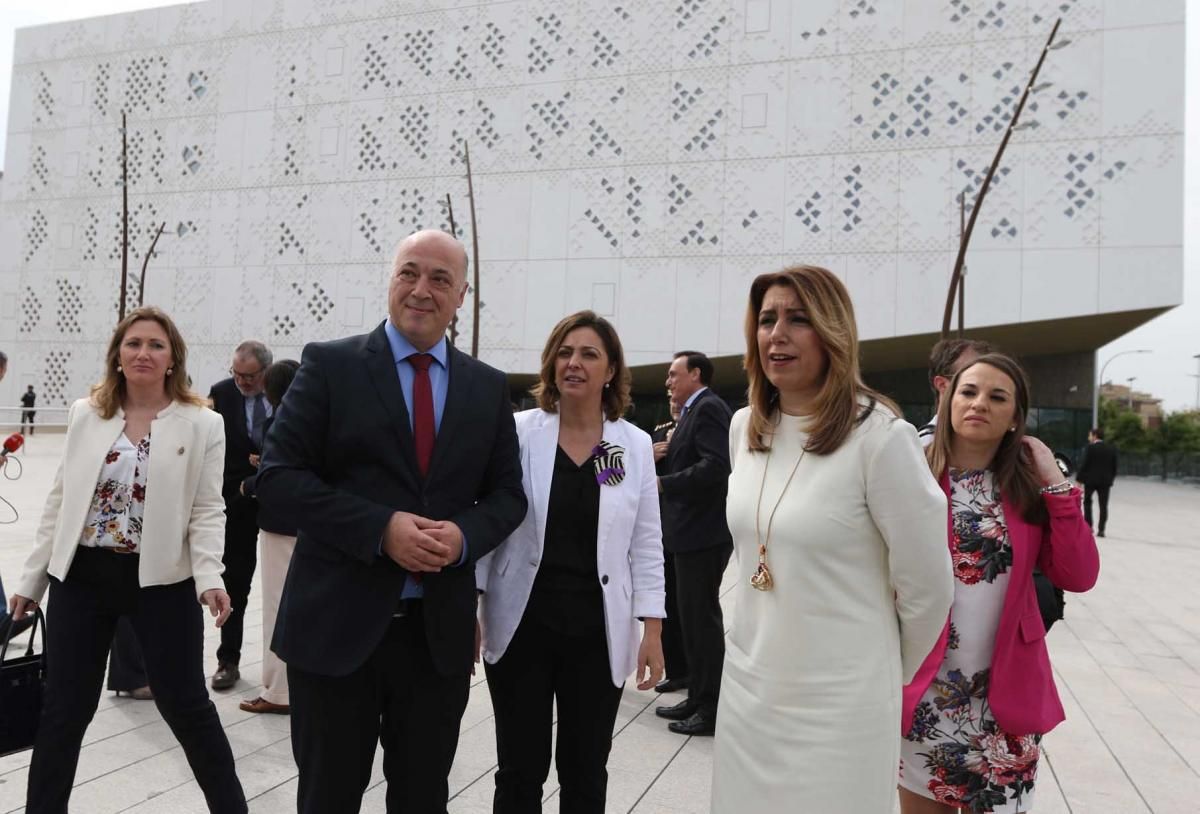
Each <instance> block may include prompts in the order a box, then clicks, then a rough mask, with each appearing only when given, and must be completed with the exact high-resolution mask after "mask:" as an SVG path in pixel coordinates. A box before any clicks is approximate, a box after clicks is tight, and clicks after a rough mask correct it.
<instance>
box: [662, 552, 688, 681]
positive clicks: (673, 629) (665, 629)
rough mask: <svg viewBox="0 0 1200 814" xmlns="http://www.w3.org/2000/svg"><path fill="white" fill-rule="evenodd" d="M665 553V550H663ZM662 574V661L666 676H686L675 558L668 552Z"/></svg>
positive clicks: (685, 658) (685, 655)
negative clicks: (664, 590) (664, 608)
mask: <svg viewBox="0 0 1200 814" xmlns="http://www.w3.org/2000/svg"><path fill="white" fill-rule="evenodd" d="M664 553H665V552H664ZM663 575H664V576H665V577H666V581H667V618H666V619H663V623H662V648H663V661H664V662H666V668H667V678H675V679H679V678H687V677H688V660H687V651H686V650H685V649H684V647H683V630H682V628H680V626H679V602H678V600H677V599H676V596H677V594H678V588H676V587H675V558H674V557H673V556H672V555H670V554H665V556H664V557H663Z"/></svg>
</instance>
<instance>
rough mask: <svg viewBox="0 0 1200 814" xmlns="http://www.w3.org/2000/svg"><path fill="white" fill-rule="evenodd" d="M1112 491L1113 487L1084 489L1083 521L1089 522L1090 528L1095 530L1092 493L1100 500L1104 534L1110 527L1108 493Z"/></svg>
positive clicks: (1101, 528) (1101, 524) (1088, 487)
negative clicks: (1107, 527) (1106, 528)
mask: <svg viewBox="0 0 1200 814" xmlns="http://www.w3.org/2000/svg"><path fill="white" fill-rule="evenodd" d="M1110 489H1112V487H1111V486H1084V487H1083V519H1084V520H1086V521H1087V524H1088V528H1095V526H1093V525H1092V493H1095V495H1096V497H1098V498H1099V499H1100V529H1099V531H1100V533H1101V534H1103V533H1104V529H1105V527H1106V526H1107V525H1108V492H1109V490H1110Z"/></svg>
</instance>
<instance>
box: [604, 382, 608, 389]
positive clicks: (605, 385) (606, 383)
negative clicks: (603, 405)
mask: <svg viewBox="0 0 1200 814" xmlns="http://www.w3.org/2000/svg"><path fill="white" fill-rule="evenodd" d="M604 389H605V390H607V389H608V382H605V383H604Z"/></svg>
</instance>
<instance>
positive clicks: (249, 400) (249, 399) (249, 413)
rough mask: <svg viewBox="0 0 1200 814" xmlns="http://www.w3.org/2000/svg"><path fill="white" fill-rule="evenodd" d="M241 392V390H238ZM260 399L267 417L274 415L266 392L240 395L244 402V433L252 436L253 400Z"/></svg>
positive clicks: (273, 409)
mask: <svg viewBox="0 0 1200 814" xmlns="http://www.w3.org/2000/svg"><path fill="white" fill-rule="evenodd" d="M238 392H239V393H241V392H242V391H240V390H239V391H238ZM259 399H262V403H263V407H264V408H265V410H266V413H267V418H270V417H271V416H273V415H275V408H274V407H272V406H271V402H269V401H267V394H266V393H259V394H258V395H257V396H242V401H244V402H245V403H246V435H248V436H250V437H251V438H253V437H254V402H256V401H258V400H259Z"/></svg>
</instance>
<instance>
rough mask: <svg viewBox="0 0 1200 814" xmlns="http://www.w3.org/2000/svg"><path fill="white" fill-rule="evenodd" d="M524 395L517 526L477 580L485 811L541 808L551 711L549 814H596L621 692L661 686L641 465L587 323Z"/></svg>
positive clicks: (550, 347) (564, 333)
mask: <svg viewBox="0 0 1200 814" xmlns="http://www.w3.org/2000/svg"><path fill="white" fill-rule="evenodd" d="M534 395H535V396H536V397H537V399H538V402H539V404H540V405H541V407H540V408H539V409H535V410H529V411H526V412H523V413H519V414H517V416H516V425H517V436H518V438H519V440H520V447H521V469H522V473H523V474H522V483H523V485H524V488H525V494H526V496H527V497H528V500H529V511H528V513H527V514H526V516H525V519H524V521H523V522H522V523H521V525H520V526H519V527H518V528H517V530H516V531H515V532H513V534H512V535H511V536H510V537H509V538H508V539H507V540H505V541H504V542H503V543H501V544H500V546H499V547H498V548H497V549H496V550H495V551H493V552H492V553H491V554H489V555H487V556H486V557H483V558H482V559H480V561H479V563H478V564H477V567H476V577H477V584H478V587H479V590H480V591H481V592H482V594H483V596H482V603H481V612H480V616H481V625H482V651H483V657H484V660H485V661H486V665H485V667H486V670H487V675H488V688H489V691H490V692H491V695H492V706H493V708H494V709H495V713H496V745H497V753H498V756H499V768H498V771H497V772H496V792H495V802H494V808H493V811H494V812H497V814H506V813H507V812H529V811H539V810H540V809H541V800H542V786H543V784H544V783H545V781H546V778H547V775H548V774H549V769H550V747H551V737H552V715H553V710H554V709H555V707H557V710H558V741H557V743H558V747H557V750H558V751H557V758H556V766H557V768H558V779H559V784H560V787H561V788H560V797H561V801H560V807H561V809H562V810H563V811H571V812H596V814H602V813H603V811H604V802H605V796H606V788H607V781H608V773H607V770H606V768H605V766H606V763H607V760H608V753H609V748H610V745H611V742H612V731H613V725H614V723H615V721H616V715H617V708H618V706H619V704H620V700H621V691H622V687H623V685H624V683H625V679H626V678H628V677H629V675H630V674H631V673H635V670H636V673H635V675H636V678H637V679H638V680H639V681H638V689H641V690H645V689H649V688H650V687H653V686H654V685H655V684H656V683H657V682H658V680H659V679H660V678H661V677H662V669H663V668H662V643H661V640H660V634H661V627H662V618H663V617H664V616H665V615H666V614H665V608H664V604H665V589H664V581H663V553H662V529H661V526H660V525H659V510H658V487H657V482H656V479H655V472H654V454H653V451H652V446H651V442H650V436H649V435H647V434H646V433H645V432H643V431H642V430H640V429H638V428H637V427H635V426H633V425H632V424H630V423H628V422H626V421H625V420H623V419H622V418H620V416H621V415H622V414H623V413H624V412H625V410H626V409H627V407H628V405H629V374H628V371H627V369H626V368H625V363H624V358H623V354H622V351H621V345H620V340H619V339H618V338H617V334H616V331H614V330H613V328H612V326H611V325H610V324H609V323H608V321H607V320H605V319H603V318H601V317H598V316H596V315H595V314H594V313H592V312H590V311H582V312H580V313H578V314H573V315H571V316H569V317H566V318H565V319H563V320H562V321H561V322H560V323H559V324H558V325H557V326H556V327H555V329H554V331H553V332H552V333H551V335H550V339H549V340H548V342H547V344H546V348H545V350H544V351H543V353H542V371H541V382H540V384H539V385H538V386H536V387H535V388H534ZM639 619H643V620H644V631H641V630H640V628H641V627H642V626H641V625H639V621H638V620H639Z"/></svg>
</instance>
